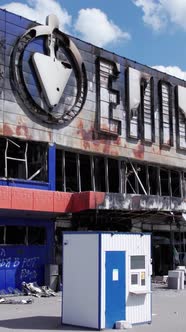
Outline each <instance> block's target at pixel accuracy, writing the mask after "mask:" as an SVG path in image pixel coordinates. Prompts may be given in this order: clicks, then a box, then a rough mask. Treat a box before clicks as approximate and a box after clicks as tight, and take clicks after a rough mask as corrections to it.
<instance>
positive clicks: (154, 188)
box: [148, 166, 159, 195]
mask: <svg viewBox="0 0 186 332" xmlns="http://www.w3.org/2000/svg"><path fill="white" fill-rule="evenodd" d="M148 178H149V187H150V188H149V189H150V190H149V191H150V195H158V194H159V180H158V168H157V167H153V166H148Z"/></svg>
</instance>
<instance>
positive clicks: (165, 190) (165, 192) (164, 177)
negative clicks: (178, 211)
mask: <svg viewBox="0 0 186 332" xmlns="http://www.w3.org/2000/svg"><path fill="white" fill-rule="evenodd" d="M160 182H161V195H162V196H169V195H170V192H169V171H168V170H166V169H160Z"/></svg>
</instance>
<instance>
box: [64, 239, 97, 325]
mask: <svg viewBox="0 0 186 332" xmlns="http://www.w3.org/2000/svg"><path fill="white" fill-rule="evenodd" d="M98 259H99V258H98V235H97V234H94V235H91V236H88V235H87V234H78V233H77V234H68V233H67V234H65V233H64V235H63V262H62V263H63V281H62V282H63V301H62V323H64V324H70V325H79V326H85V327H86V326H87V327H92V328H99V317H98V315H99V312H98V287H99V286H98V272H99V271H98V268H99V267H98ZM85 270H86V271H85Z"/></svg>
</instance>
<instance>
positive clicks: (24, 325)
mask: <svg viewBox="0 0 186 332" xmlns="http://www.w3.org/2000/svg"><path fill="white" fill-rule="evenodd" d="M1 327H6V328H9V329H14V330H16V329H17V330H18V329H23V330H29V329H30V330H40V329H41V330H42V329H43V330H55V329H56V330H60V329H62V326H61V318H60V317H59V316H57V317H54V316H32V317H23V318H14V319H5V320H1V321H0V328H1Z"/></svg>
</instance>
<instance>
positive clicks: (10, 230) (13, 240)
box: [5, 226, 26, 244]
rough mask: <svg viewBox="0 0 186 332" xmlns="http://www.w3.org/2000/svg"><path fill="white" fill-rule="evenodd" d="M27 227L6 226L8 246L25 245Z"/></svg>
mask: <svg viewBox="0 0 186 332" xmlns="http://www.w3.org/2000/svg"><path fill="white" fill-rule="evenodd" d="M25 241H26V227H24V226H6V241H5V242H6V244H25V243H26V242H25Z"/></svg>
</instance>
